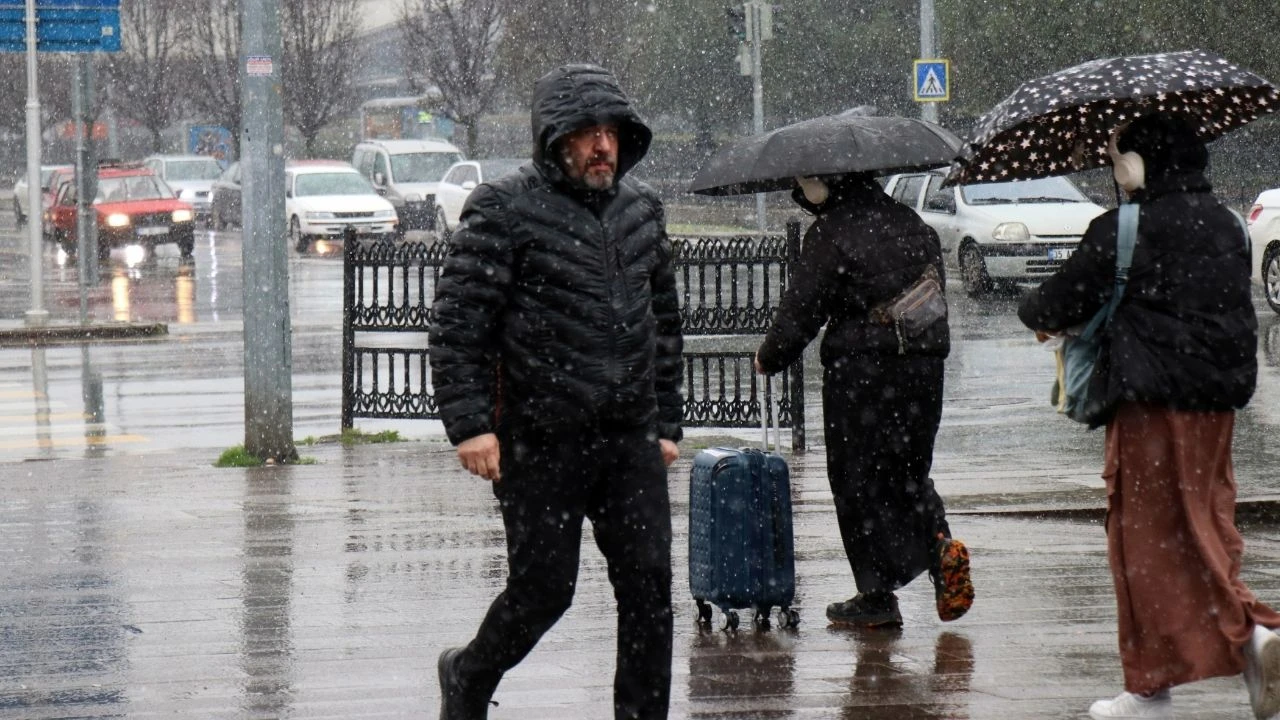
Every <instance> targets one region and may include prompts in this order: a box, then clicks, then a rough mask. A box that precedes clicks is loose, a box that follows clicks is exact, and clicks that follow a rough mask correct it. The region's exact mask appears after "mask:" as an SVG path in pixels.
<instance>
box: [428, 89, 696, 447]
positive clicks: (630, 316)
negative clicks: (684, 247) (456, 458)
mask: <svg viewBox="0 0 1280 720" xmlns="http://www.w3.org/2000/svg"><path fill="white" fill-rule="evenodd" d="M544 80H545V82H542V83H540V84H539V85H538V87H537V88H535V98H534V105H533V131H534V138H535V147H536V148H537V150H536V151H535V153H534V161H533V162H532V163H530V164H529V165H526V166H524V167H523V168H521V169H520V171H519V172H518V173H514V174H512V175H508V176H507V177H503V178H500V179H498V180H496V181H494V182H490V183H485V184H482V185H480V186H479V187H477V188H476V189H475V191H473V192H472V194H471V195H470V197H469V198H468V199H467V203H466V205H465V207H464V209H463V213H462V218H461V222H460V223H459V226H458V229H457V230H456V231H455V233H454V234H453V236H452V239H451V242H450V247H449V252H448V257H447V258H446V260H445V265H444V270H443V273H442V274H441V277H440V282H439V286H438V287H437V290H436V296H435V302H434V304H433V306H432V314H433V318H432V325H431V330H430V335H429V344H430V349H429V353H430V358H431V369H432V386H433V388H434V390H435V399H436V403H437V406H438V407H439V409H440V414H441V418H442V419H443V421H444V425H445V430H446V432H447V433H448V436H449V439H450V441H452V442H453V443H455V444H457V443H459V442H462V441H463V440H466V439H468V438H471V437H474V436H476V435H480V434H483V433H487V432H493V431H494V430H495V428H496V423H495V411H497V412H500V413H501V415H502V419H503V421H504V422H505V421H507V420H508V419H510V420H513V421H516V422H532V423H538V424H557V423H563V422H569V423H578V424H581V423H584V422H585V423H595V424H600V425H607V426H613V427H642V426H643V427H652V428H653V429H654V431H655V432H656V433H657V435H658V437H662V438H667V439H672V440H679V439H680V436H681V432H680V419H681V413H682V407H681V395H680V381H681V374H682V367H683V366H682V361H681V351H682V339H681V332H680V314H679V305H678V298H677V294H676V284H675V275H674V273H673V272H672V269H671V246H670V242H669V240H668V239H667V236H666V231H665V229H664V221H663V211H662V205H661V203H660V202H659V200H658V197H657V195H656V194H655V193H654V192H653V190H651V189H650V188H649V187H648V186H646V185H644V184H643V183H641V182H639V181H637V180H633V179H631V178H628V177H625V175H624V173H625V172H626V170H628V169H630V167H631V166H633V165H634V164H635V163H636V162H638V161H639V160H640V159H641V158H642V157H643V155H644V153H645V151H646V150H647V148H648V143H649V130H648V128H647V127H645V126H644V124H643V123H642V122H641V120H640V118H639V116H638V115H636V113H635V112H634V111H633V110H632V109H631V106H630V104H629V102H628V101H627V98H626V96H625V95H624V94H623V93H622V91H621V90H620V89H619V88H618V86H617V84H616V83H615V82H614V81H613V78H612V77H611V76H610V75H608V73H607V72H606V71H604V70H602V69H600V68H597V67H594V66H582V65H578V66H567V67H564V68H560V72H559V73H558V74H556V75H554V76H548V78H545V79H544ZM602 123H616V124H617V125H618V126H619V162H618V177H619V179H618V182H617V184H616V186H615V188H614V189H612V190H609V191H602V192H589V191H584V190H581V189H579V188H578V187H577V186H576V185H574V184H572V183H571V182H570V181H569V180H568V178H566V177H565V176H564V174H563V173H562V172H561V170H560V167H559V165H558V163H556V162H554V161H553V160H551V158H552V157H554V156H553V155H552V149H553V147H552V146H553V145H554V143H555V141H556V140H558V139H559V138H560V137H562V136H563V135H565V134H566V133H569V132H572V131H574V130H577V129H579V128H583V127H590V126H592V125H597V124H602ZM499 375H500V378H501V379H500V381H499V380H498V376H499Z"/></svg>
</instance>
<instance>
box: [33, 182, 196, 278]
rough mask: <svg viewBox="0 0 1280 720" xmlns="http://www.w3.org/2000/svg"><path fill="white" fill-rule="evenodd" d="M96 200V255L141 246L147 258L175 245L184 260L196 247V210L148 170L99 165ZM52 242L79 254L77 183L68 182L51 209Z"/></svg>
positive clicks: (94, 201)
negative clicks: (172, 244) (170, 245)
mask: <svg viewBox="0 0 1280 720" xmlns="http://www.w3.org/2000/svg"><path fill="white" fill-rule="evenodd" d="M97 184H98V190H97V194H96V196H95V197H94V200H93V207H94V211H95V212H96V214H97V218H98V256H99V257H100V258H102V259H106V258H107V257H108V256H109V255H110V253H111V249H112V248H117V247H125V246H128V245H140V246H142V247H143V248H144V249H146V250H147V252H148V254H150V253H151V252H152V251H154V249H155V247H156V246H157V245H162V244H165V243H175V244H177V246H178V251H179V252H180V253H181V255H182V257H183V258H184V259H190V258H191V256H192V251H193V250H194V248H195V228H194V219H195V211H194V209H193V208H192V207H191V203H188V202H184V201H182V200H179V199H178V198H177V197H175V196H174V194H173V191H172V190H170V189H169V186H168V185H165V184H164V181H162V180H160V178H158V177H156V175H155V173H154V172H152V171H151V169H150V168H147V167H143V166H141V165H137V164H121V165H114V164H107V165H100V166H99V167H98V183H97ZM49 214H50V220H51V222H50V224H51V226H52V232H53V239H54V240H55V241H56V242H57V243H58V245H59V246H60V247H61V248H62V249H63V251H64V252H66V253H67V254H68V255H74V254H75V253H76V185H75V183H66V184H64V185H63V186H62V190H61V192H60V193H59V195H58V199H57V201H56V202H55V203H54V205H53V206H52V207H51V208H50V210H49Z"/></svg>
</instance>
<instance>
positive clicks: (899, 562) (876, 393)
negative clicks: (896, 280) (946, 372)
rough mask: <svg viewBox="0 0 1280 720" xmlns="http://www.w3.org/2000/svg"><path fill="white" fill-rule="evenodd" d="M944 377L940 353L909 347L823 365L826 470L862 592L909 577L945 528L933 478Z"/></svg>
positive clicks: (921, 567) (928, 559)
mask: <svg viewBox="0 0 1280 720" xmlns="http://www.w3.org/2000/svg"><path fill="white" fill-rule="evenodd" d="M942 382H943V359H942V358H938V357H923V356H911V355H905V356H899V355H885V356H856V357H850V358H844V359H842V360H841V361H840V363H839V364H838V365H836V366H834V367H830V368H828V369H827V370H826V372H825V374H824V377H823V388H822V395H823V398H822V399H823V402H822V407H823V415H824V417H825V433H826V435H825V437H826V442H827V474H828V478H829V480H830V482H831V493H832V494H833V495H834V496H835V505H836V518H837V520H838V521H839V524H840V536H841V538H842V539H843V540H844V550H845V554H846V555H847V556H848V558H849V566H850V567H851V568H852V569H853V578H854V583H855V584H856V585H857V588H858V591H859V592H889V591H893V590H896V589H898V588H900V587H902V586H903V585H906V584H907V583H909V582H911V581H912V580H913V579H915V578H916V577H917V576H918V575H920V574H921V573H922V572H924V571H925V570H927V569H928V568H929V567H930V564H931V563H932V562H933V557H932V551H933V549H934V538H935V537H936V535H937V533H939V532H941V533H943V534H944V535H946V536H948V537H949V536H950V535H951V530H950V528H949V527H948V526H947V519H946V511H945V509H944V508H943V504H942V498H940V497H938V493H937V491H936V490H935V489H934V486H933V480H932V479H930V478H929V470H930V468H931V467H932V466H933V440H934V436H935V435H937V433H938V424H939V423H940V422H941V420H942Z"/></svg>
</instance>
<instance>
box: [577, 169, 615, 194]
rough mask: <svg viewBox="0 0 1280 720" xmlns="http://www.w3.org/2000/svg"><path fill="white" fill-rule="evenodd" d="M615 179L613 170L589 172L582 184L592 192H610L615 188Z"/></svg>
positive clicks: (583, 177) (584, 175)
mask: <svg viewBox="0 0 1280 720" xmlns="http://www.w3.org/2000/svg"><path fill="white" fill-rule="evenodd" d="M613 177H614V172H613V171H612V170H588V171H587V172H586V173H585V174H583V176H582V180H581V181H580V182H581V183H582V184H583V185H584V186H586V187H587V188H589V189H591V190H597V191H599V190H608V189H609V188H611V187H613Z"/></svg>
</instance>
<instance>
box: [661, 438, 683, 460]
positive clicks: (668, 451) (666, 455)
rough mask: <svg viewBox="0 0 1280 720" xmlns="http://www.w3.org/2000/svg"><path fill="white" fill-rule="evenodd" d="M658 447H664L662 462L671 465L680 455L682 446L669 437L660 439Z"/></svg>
mask: <svg viewBox="0 0 1280 720" xmlns="http://www.w3.org/2000/svg"><path fill="white" fill-rule="evenodd" d="M658 447H660V448H662V464H663V465H666V466H667V467H671V463H673V462H675V461H676V459H677V458H679V457H680V448H678V447H676V444H675V443H673V442H671V441H670V440H667V439H665V438H664V439H661V440H659V441H658Z"/></svg>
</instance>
